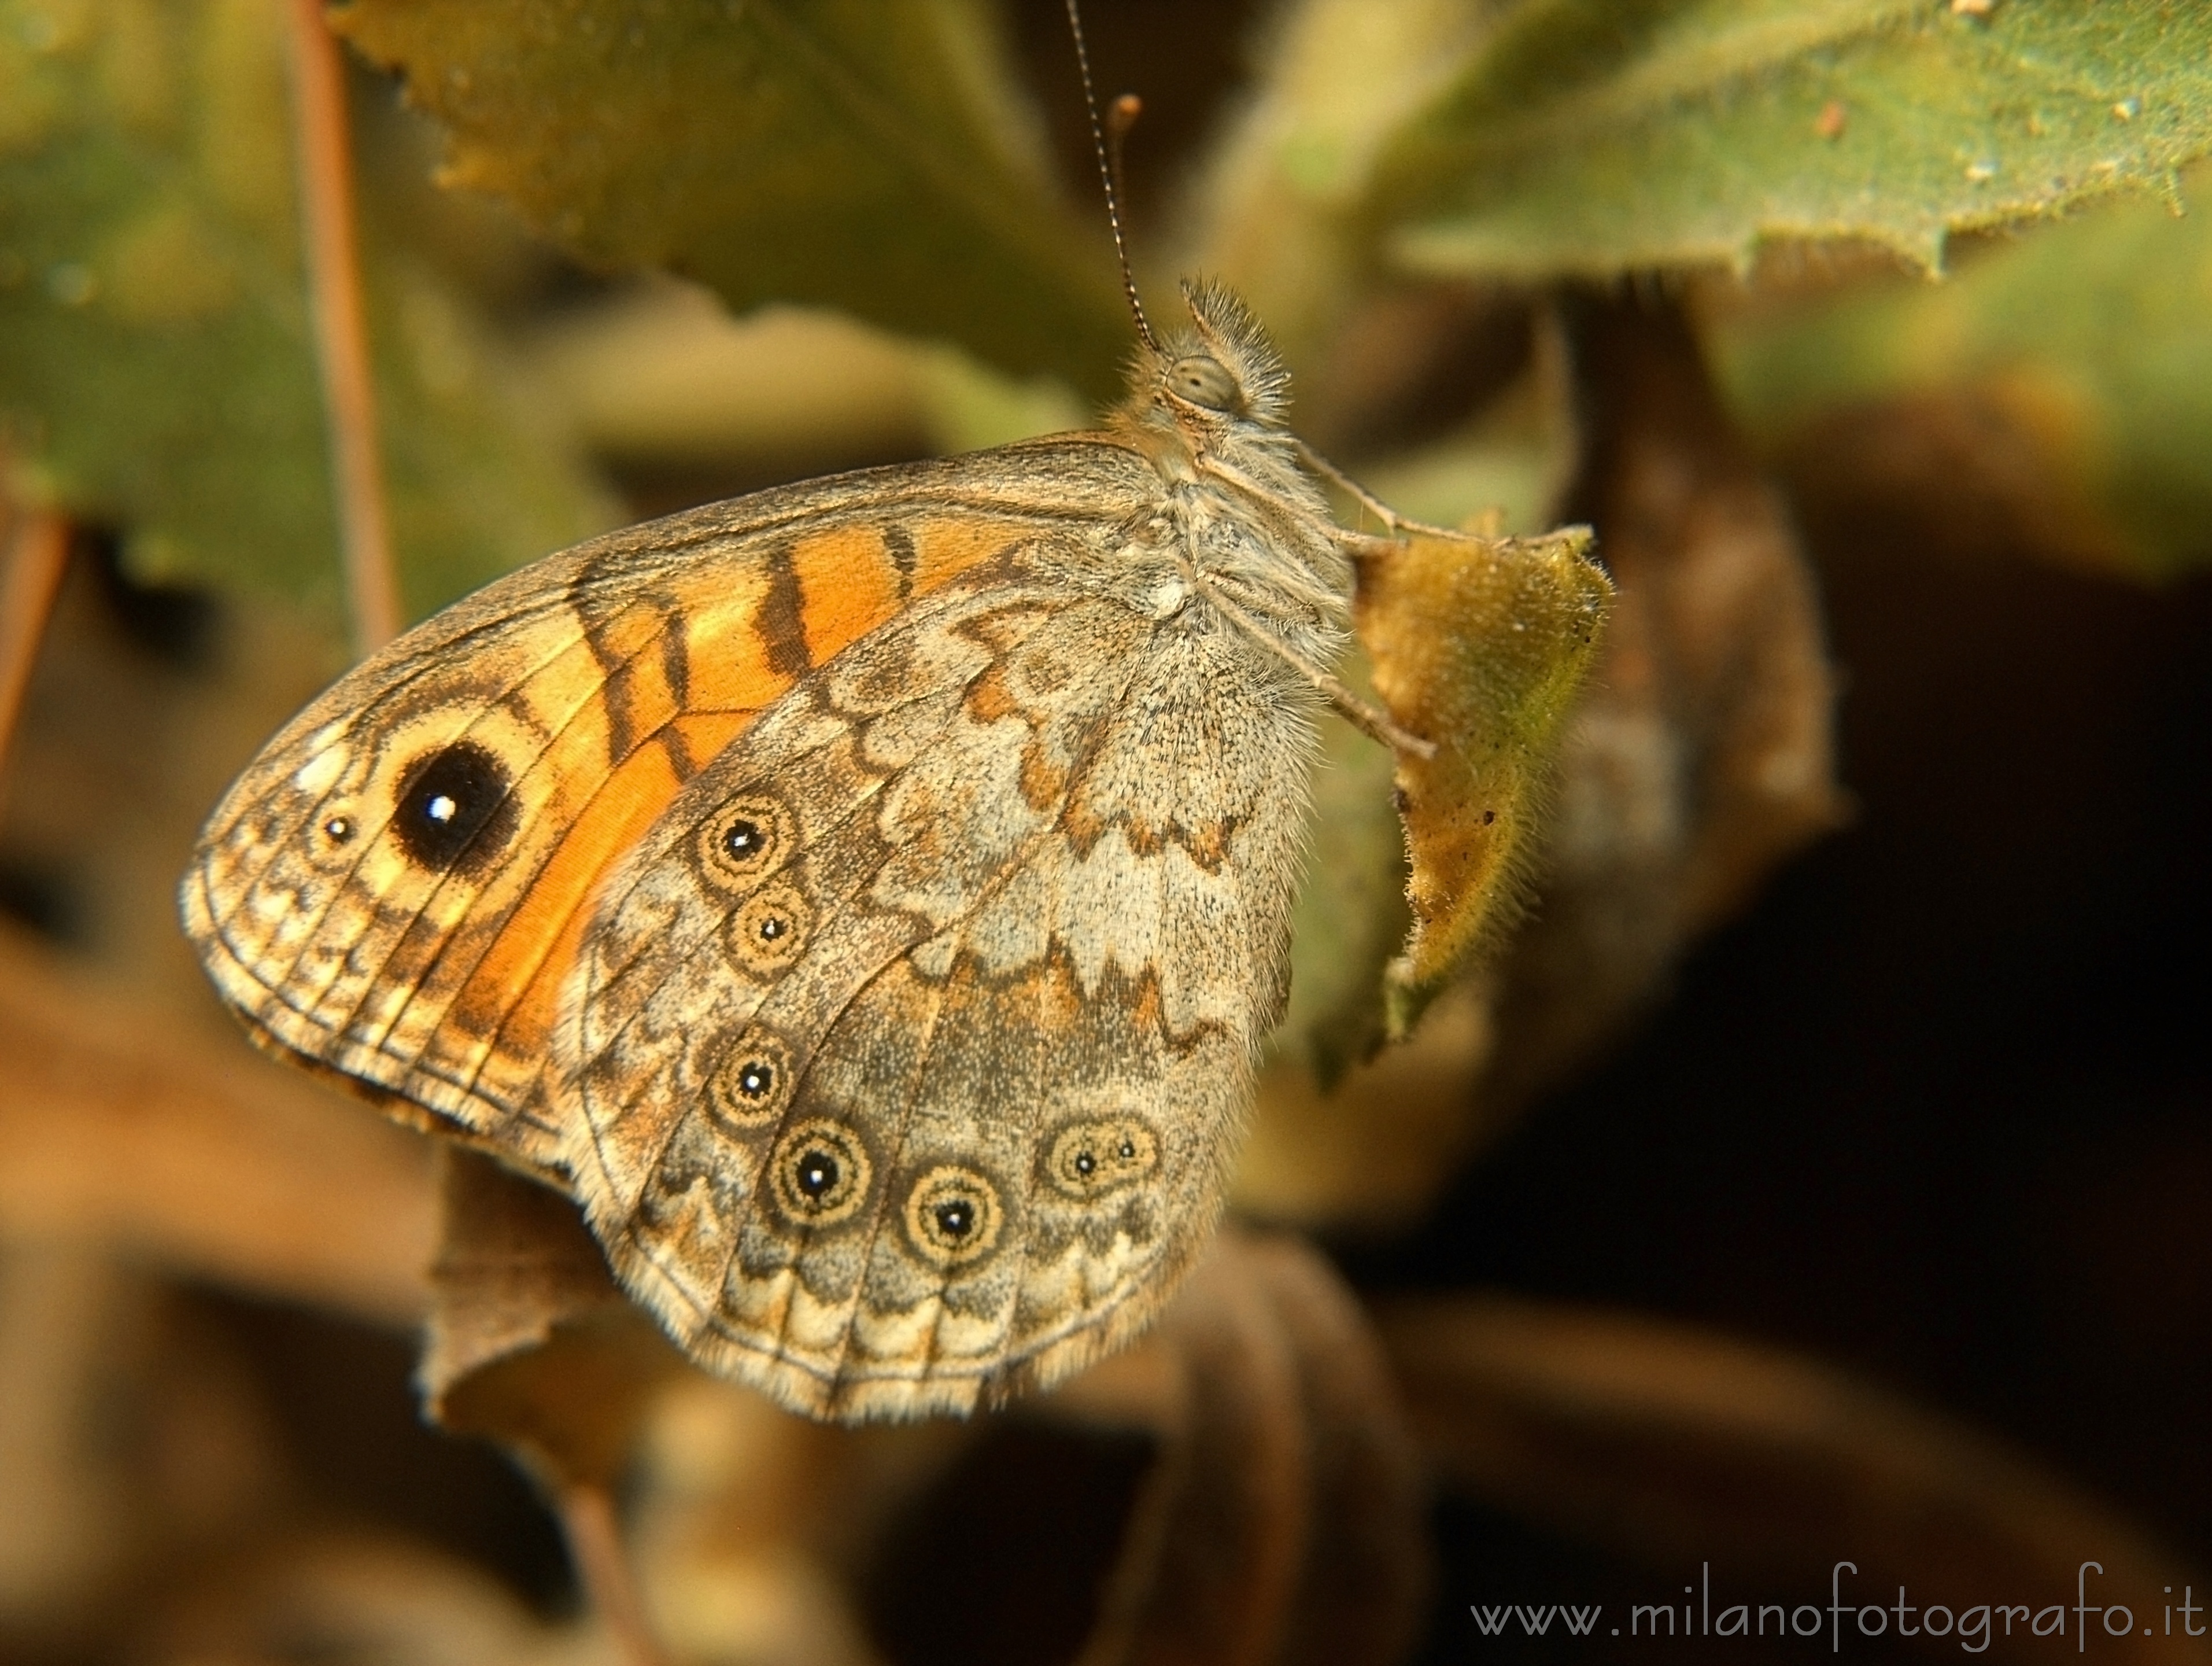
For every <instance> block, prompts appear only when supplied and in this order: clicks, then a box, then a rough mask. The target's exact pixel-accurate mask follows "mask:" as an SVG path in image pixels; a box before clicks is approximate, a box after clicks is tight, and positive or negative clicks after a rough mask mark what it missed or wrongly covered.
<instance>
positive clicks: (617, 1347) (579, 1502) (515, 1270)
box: [419, 1142, 690, 1666]
mask: <svg viewBox="0 0 2212 1666" xmlns="http://www.w3.org/2000/svg"><path fill="white" fill-rule="evenodd" d="M438 1152H439V1206H440V1207H439V1231H438V1255H437V1259H436V1261H435V1262H434V1263H433V1264H432V1266H431V1269H430V1281H431V1287H432V1291H433V1292H434V1299H433V1301H432V1304H431V1309H430V1330H429V1337H428V1343H427V1345H426V1347H425V1348H424V1350H423V1355H422V1366H421V1370H420V1372H419V1376H420V1381H421V1383H422V1395H423V1400H424V1402H425V1403H426V1405H427V1407H428V1410H429V1413H430V1415H431V1416H432V1417H434V1418H435V1419H436V1420H437V1421H438V1422H439V1424H440V1425H441V1426H443V1427H444V1428H446V1429H448V1430H450V1431H452V1432H453V1433H456V1434H475V1435H482V1436H484V1437H486V1438H489V1439H491V1440H495V1441H497V1442H498V1443H499V1444H501V1445H502V1446H504V1447H505V1448H507V1450H508V1451H509V1452H511V1453H513V1455H514V1456H517V1457H519V1458H520V1459H521V1460H522V1462H523V1463H524V1464H525V1465H526V1467H527V1468H529V1469H530V1470H531V1472H532V1474H534V1475H536V1476H537V1477H538V1481H539V1483H540V1484H541V1485H542V1486H543V1487H544V1488H545V1490H546V1493H547V1494H548V1495H549V1498H550V1502H551V1503H552V1505H553V1506H554V1508H555V1510H556V1511H557V1512H558V1513H559V1515H560V1517H561V1522H562V1528H563V1529H564V1531H565V1532H566V1534H567V1536H568V1554H569V1555H570V1557H571V1559H572V1560H574V1563H575V1566H576V1571H577V1574H578V1577H579V1578H580V1581H581V1583H582V1584H583V1586H584V1589H585V1590H586V1593H587V1594H588V1596H589V1597H590V1599H591V1602H592V1609H593V1611H594V1613H595V1614H597V1615H598V1617H599V1620H600V1621H601V1623H602V1624H604V1625H605V1626H606V1628H607V1630H608V1632H609V1633H610V1634H611V1636H612V1637H613V1639H615V1642H616V1647H617V1653H618V1654H619V1656H620V1657H621V1658H622V1659H623V1661H624V1662H625V1663H626V1666H658V1663H659V1662H660V1661H662V1660H663V1659H664V1658H665V1657H664V1655H663V1653H662V1651H661V1648H660V1645H659V1641H658V1639H657V1638H656V1636H655V1635H654V1632H653V1626H652V1624H651V1622H650V1620H648V1618H647V1613H646V1608H645V1601H644V1598H643V1596H642V1595H641V1592H640V1590H639V1586H638V1581H637V1578H636V1573H635V1568H634V1567H633V1566H632V1562H631V1558H630V1555H629V1550H628V1548H627V1547H626V1546H625V1545H624V1543H623V1531H622V1523H621V1522H620V1520H619V1519H618V1517H617V1511H616V1507H615V1502H614V1499H615V1491H616V1487H617V1484H618V1483H619V1481H621V1479H622V1477H623V1474H624V1472H625V1471H626V1470H627V1469H628V1468H629V1463H630V1461H631V1459H632V1457H633V1456H634V1455H635V1452H636V1450H637V1445H638V1441H639V1438H640V1436H641V1432H642V1431H643V1429H644V1426H645V1422H646V1419H647V1415H648V1414H649V1413H650V1412H651V1410H652V1406H653V1397H654V1395H655V1394H656V1392H657V1391H658V1390H659V1389H661V1388H662V1387H663V1386H664V1385H665V1383H668V1382H669V1381H670V1380H671V1378H674V1377H681V1376H683V1375H684V1374H685V1373H686V1372H687V1371H689V1370H690V1367H689V1365H686V1364H685V1362H684V1358H683V1356H682V1355H681V1354H679V1353H677V1352H676V1350H675V1349H674V1348H673V1347H671V1346H670V1345H669V1343H668V1341H667V1340H666V1338H665V1337H664V1336H663V1335H661V1333H660V1331H659V1329H658V1328H656V1327H655V1326H654V1325H653V1322H652V1321H651V1320H650V1319H648V1318H647V1316H645V1314H644V1313H643V1312H642V1311H641V1310H639V1309H638V1308H636V1307H635V1306H634V1305H632V1304H631V1302H630V1300H629V1298H628V1297H626V1296H624V1295H623V1293H622V1292H621V1291H619V1290H617V1288H616V1287H615V1284H614V1280H613V1279H612V1277H611V1275H610V1274H608V1272H607V1265H606V1261H605V1257H603V1256H601V1254H600V1253H599V1244H598V1243H597V1242H596V1241H595V1240H594V1239H593V1238H592V1235H591V1234H590V1232H589V1231H586V1229H585V1226H584V1223H583V1219H582V1217H581V1216H580V1215H579V1214H578V1213H577V1211H576V1206H575V1204H574V1202H573V1201H570V1200H569V1199H568V1197H567V1196H566V1195H564V1194H562V1193H560V1192H556V1191H555V1190H553V1189H551V1188H550V1187H549V1186H546V1185H543V1184H541V1183H538V1182H537V1181H535V1180H531V1179H526V1178H525V1177H523V1176H521V1175H520V1174H518V1173H516V1172H514V1171H513V1170H509V1169H505V1168H502V1167H501V1166H500V1165H499V1164H497V1163H495V1162H494V1161H493V1160H492V1159H491V1158H488V1157H485V1156H483V1155H481V1154H480V1153H478V1152H472V1151H470V1150H467V1149H465V1147H463V1146H457V1145H453V1144H451V1143H447V1142H441V1144H440V1146H439V1147H438Z"/></svg>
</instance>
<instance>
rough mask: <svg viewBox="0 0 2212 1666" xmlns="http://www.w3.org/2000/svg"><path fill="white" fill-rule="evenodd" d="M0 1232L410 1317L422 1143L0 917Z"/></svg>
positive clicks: (417, 1258) (417, 1261)
mask: <svg viewBox="0 0 2212 1666" xmlns="http://www.w3.org/2000/svg"><path fill="white" fill-rule="evenodd" d="M0 1058H4V1059H6V1060H7V1061H8V1067H7V1069H6V1070H4V1071H0V1150H4V1151H5V1152H7V1160H6V1161H5V1162H4V1163H0V1232H4V1233H5V1235H6V1236H8V1237H14V1238H26V1239H39V1240H46V1241H50V1242H51V1241H64V1242H76V1243H96V1244H101V1245H105V1246H107V1247H109V1248H112V1249H122V1250H126V1251H129V1252H131V1253H134V1254H137V1255H139V1256H147V1257H150V1258H151V1259H153V1260H155V1261H156V1262H161V1263H164V1264H166V1265H167V1266H170V1267H173V1268H178V1269H179V1270H183V1271H185V1272H189V1273H193V1274H202V1275H206V1276H211V1277H214V1278H216V1279H218V1280H222V1281H223V1282H225V1283H228V1284H232V1285H235V1286H239V1287H240V1288H243V1289H247V1290H255V1291H260V1292H264V1293H266V1294H270V1295H274V1296H280V1297H285V1298H291V1299H294V1300H299V1301H307V1302H313V1303H318V1304H325V1305H328V1306H332V1307H336V1308H337V1309H339V1310H342V1311H344V1312H349V1313H355V1314H359V1315H361V1316H364V1317H367V1318H371V1319H375V1320H380V1321H384V1322H392V1323H399V1324H405V1323H410V1322H412V1321H413V1320H414V1319H415V1318H416V1316H418V1315H419V1314H420V1313H421V1312H422V1308H423V1305H424V1301H425V1298H426V1295H427V1292H426V1290H425V1288H424V1285H423V1280H422V1269H423V1267H424V1266H425V1264H426V1263H427V1262H428V1258H429V1250H430V1246H431V1242H432V1229H433V1211H432V1196H431V1190H430V1183H429V1170H428V1160H427V1159H428V1152H426V1150H425V1149H424V1147H423V1146H422V1142H421V1141H419V1140H415V1139H413V1138H411V1137H410V1136H409V1135H408V1134H405V1133H404V1132H403V1131H401V1130H400V1129H398V1128H392V1127H391V1126H390V1125H389V1124H387V1123H385V1122H381V1121H380V1120H379V1119H378V1118H376V1117H374V1116H369V1115H368V1114H367V1113H366V1112H364V1111H362V1110H360V1109H359V1108H358V1107H356V1106H351V1105H349V1104H347V1103H345V1101H344V1100H343V1097H341V1096H339V1095H337V1094H335V1093H333V1092H331V1091H330V1090H329V1089H327V1088H325V1087H323V1086H322V1085H319V1084H318V1083H316V1082H314V1081H313V1080H311V1079H308V1078H307V1077H304V1076H302V1075H301V1074H300V1073H298V1072H296V1071H292V1070H288V1069H285V1068H284V1067H282V1066H280V1065H277V1064H275V1063H273V1062H270V1061H264V1060H262V1059H259V1058H257V1057H255V1056H254V1055H252V1054H251V1053H249V1052H247V1051H246V1049H244V1048H242V1047H239V1046H237V1045H236V1044H234V1043H233V1044H230V1045H224V1044H223V1043H221V1042H219V1041H217V1040H216V1039H213V1038H211V1037H204V1036H203V1035H202V1033H201V1032H200V1031H199V1030H198V1028H197V1026H194V1025H191V1024H188V1023H186V1022H185V1021H184V1020H182V1019H181V1018H176V1017H173V1016H172V1015H171V1014H170V1013H169V1012H166V1011H163V1010H161V1009H159V1008H157V1007H153V1006H150V1005H149V1003H147V1002H145V1001H143V1000H134V999H131V998H129V997H126V996H125V995H124V994H120V993H118V991H117V990H116V989H115V988H112V987H111V986H110V984H109V983H108V982H106V981H105V980H102V979H100V978H96V977H92V976H87V975H85V974H82V973H81V972H75V971H72V970H69V969H67V968H65V967H64V964H62V962H61V961H60V959H59V958H58V956H56V955H54V954H53V953H52V952H51V951H48V950H45V949H42V948H40V947H39V946H37V945H35V944H33V942H31V941H30V940H29V939H26V938H22V937H20V936H17V935H14V934H0Z"/></svg>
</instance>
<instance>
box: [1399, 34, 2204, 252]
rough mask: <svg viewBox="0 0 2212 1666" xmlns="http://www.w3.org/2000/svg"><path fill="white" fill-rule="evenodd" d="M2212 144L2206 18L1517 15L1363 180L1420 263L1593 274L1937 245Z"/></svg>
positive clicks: (2147, 173)
mask: <svg viewBox="0 0 2212 1666" xmlns="http://www.w3.org/2000/svg"><path fill="white" fill-rule="evenodd" d="M2208 150H2212V8H2206V7H2203V6H2200V5H2184V4H2177V3H2174V0H2099V3H2095V4H2088V3H2083V0H1997V3H1996V4H1995V5H1994V6H1992V7H1953V6H1951V5H1949V4H1948V3H1945V0H1816V3H1805V0H1522V3H1519V4H1517V5H1515V6H1513V7H1511V8H1510V9H1509V10H1508V12H1507V13H1506V14H1505V15H1504V19H1503V21H1501V22H1500V23H1499V24H1498V27H1497V28H1496V30H1495V33H1493V34H1492V36H1491V37H1490V38H1489V39H1488V40H1486V41H1485V42H1484V43H1483V44H1482V45H1481V46H1479V47H1478V48H1477V49H1476V50H1475V51H1474V52H1472V53H1470V54H1469V56H1468V58H1467V60H1466V62H1465V64H1464V66H1463V67H1462V70H1461V71H1460V73H1459V75H1458V76H1457V78H1456V81H1455V84H1454V85H1453V86H1452V88H1451V89H1450V90H1449V93H1447V94H1445V95H1444V96H1443V97H1442V98H1441V99H1439V100H1437V101H1436V102H1435V103H1434V104H1432V105H1431V106H1430V108H1429V109H1428V111H1427V112H1425V114H1424V115H1423V116H1421V117H1420V118H1419V119H1418V120H1417V121H1415V122H1414V123H1413V124H1412V125H1409V126H1408V128H1407V130H1406V131H1405V132H1404V133H1403V135H1402V136H1401V138H1400V139H1399V141H1398V143H1396V145H1395V148H1394V149H1393V150H1392V152H1391V154H1390V155H1389V156H1388V157H1387V158H1386V159H1385V160H1384V161H1383V163H1382V164H1381V166H1380V168H1379V183H1378V185H1377V187H1376V211H1377V213H1378V214H1379V216H1381V218H1382V219H1383V221H1384V222H1386V223H1387V224H1388V225H1389V227H1391V228H1393V230H1394V232H1395V240H1394V245H1395V250H1396V252H1397V253H1398V255H1399V256H1400V257H1401V258H1402V259H1404V260H1405V261H1407V262H1408V263H1409V264H1413V265H1414V266H1417V267H1419V268H1422V269H1425V270H1430V271H1450V272H1477V271H1480V272H1489V273H1511V274H1518V275H1522V276H1540V275H1555V274H1560V273H1586V274H1602V273H1610V272H1615V271H1620V270H1622V269H1623V268H1626V267H1635V266H1649V265H1657V264H1682V263H1688V262H1711V261H1724V262H1733V263H1739V264H1740V263H1741V262H1743V261H1744V260H1746V259H1747V258H1748V257H1749V256H1750V255H1751V253H1752V252H1753V250H1754V248H1755V247H1756V246H1757V245H1758V244H1759V242H1761V241H1762V240H1767V239H1775V238H1791V239H1794V238H1850V239H1857V240H1867V241H1870V242H1874V243H1878V244H1882V245H1885V246H1888V247H1890V248H1892V249H1894V250H1896V251H1897V252H1899V254H1901V255H1903V256H1904V257H1905V258H1907V259H1909V260H1911V261H1913V262H1915V263H1917V264H1921V265H1923V266H1926V267H1929V268H1934V267H1936V266H1939V265H1940V264H1942V253H1943V243H1944V239H1945V237H1946V236H1947V235H1948V234H1949V233H1951V232H1953V231H1956V230H1960V229H1964V228H1974V227H1984V226H1990V225H1996V224H1999V223H2002V222H2007V221H2012V220H2018V219H2022V218H2027V217H2032V216H2042V215H2049V214H2052V213H2055V212H2057V211H2058V210H2062V209H2063V208H2065V207H2067V206H2068V205H2069V204H2073V203H2075V202H2077V201H2080V200H2081V199H2082V198H2087V197H2091V196H2094V195H2097V194H2100V193H2102V192H2110V191H2112V190H2113V189H2115V188H2117V187H2120V186H2124V185H2134V186H2138V187H2141V186H2150V187H2153V188H2161V187H2163V186H2164V185H2166V182H2167V180H2168V179H2169V178H2170V176H2171V174H2172V171H2173V170H2174V169H2175V168H2177V167H2180V166H2181V165H2182V164H2183V163H2185V162H2186V161H2190V160H2191V158H2193V157H2196V156H2199V155H2204V154H2205V153H2206V152H2207V151H2208Z"/></svg>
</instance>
